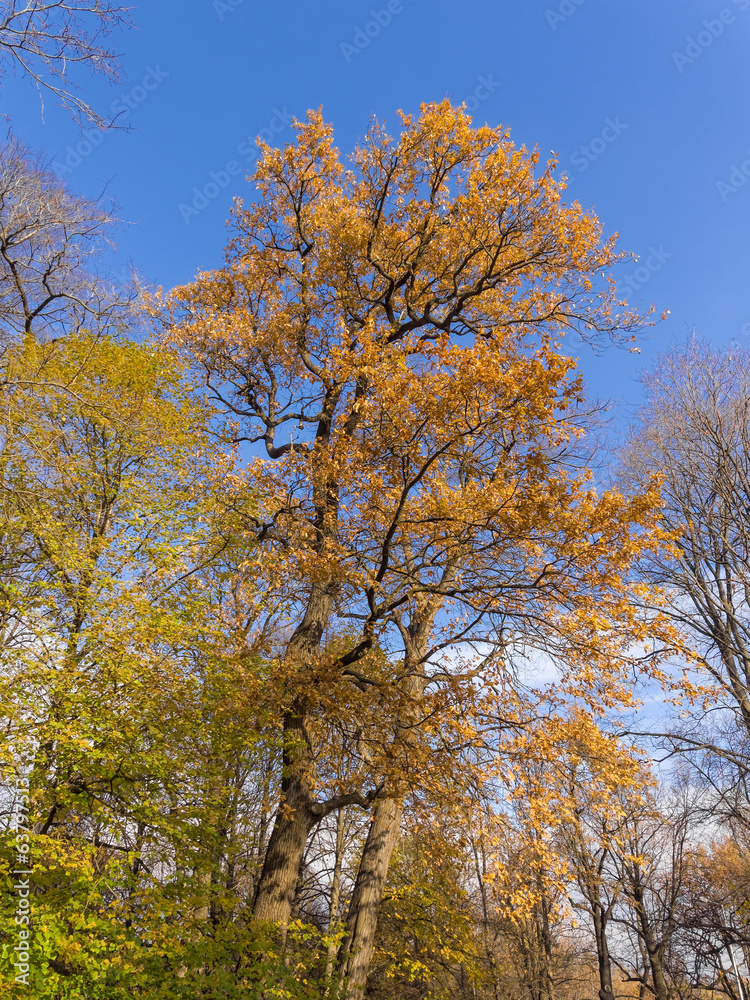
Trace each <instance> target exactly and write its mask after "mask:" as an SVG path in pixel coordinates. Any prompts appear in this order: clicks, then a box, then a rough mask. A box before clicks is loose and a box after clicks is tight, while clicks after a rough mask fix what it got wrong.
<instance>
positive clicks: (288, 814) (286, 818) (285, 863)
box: [253, 584, 336, 940]
mask: <svg viewBox="0 0 750 1000" xmlns="http://www.w3.org/2000/svg"><path fill="white" fill-rule="evenodd" d="M335 590H336V588H335V586H334V585H332V584H326V585H317V584H316V585H314V586H313V587H312V590H311V592H310V597H309V600H308V602H307V609H306V611H305V616H304V618H303V620H302V621H301V622H300V624H299V626H298V627H297V629H296V630H295V632H294V635H293V636H292V638H291V639H290V640H289V645H288V647H287V658H288V660H289V662H290V663H297V664H301V665H303V666H307V665H309V664H310V662H311V661H313V660H314V659H315V658H316V657H317V655H318V651H319V649H320V642H321V639H322V637H323V631H324V629H325V626H326V624H327V622H328V619H329V618H330V615H331V608H332V607H333V598H334V594H335ZM307 715H308V712H307V705H306V702H305V698H304V696H298V697H297V698H296V699H295V702H294V704H293V705H292V707H291V709H290V711H288V712H287V713H286V714H285V716H284V751H283V764H282V766H283V770H282V779H281V800H280V802H279V808H278V810H277V812H276V819H275V822H274V827H273V831H272V833H271V837H270V839H269V841H268V850H267V851H266V856H265V859H264V862H263V868H262V869H261V873H260V878H259V880H258V886H257V889H256V893H255V902H254V906H253V919H254V920H256V921H271V922H273V923H276V924H278V925H279V928H280V931H281V937H282V940H284V939H285V938H286V926H287V924H288V923H289V918H290V915H291V912H292V903H293V902H294V890H295V887H296V885H297V876H298V874H299V870H300V866H301V864H302V859H303V857H304V855H305V846H306V844H307V838H308V836H309V834H310V831H311V830H312V828H313V827H314V826H315V824H316V823H317V822H318V821H319V820H320V819H321V814H320V813H316V812H314V811H313V806H314V805H315V798H314V795H313V793H312V789H311V786H310V781H311V779H312V777H313V774H314V768H315V756H314V753H313V747H312V741H311V738H310V735H309V732H308V727H307Z"/></svg>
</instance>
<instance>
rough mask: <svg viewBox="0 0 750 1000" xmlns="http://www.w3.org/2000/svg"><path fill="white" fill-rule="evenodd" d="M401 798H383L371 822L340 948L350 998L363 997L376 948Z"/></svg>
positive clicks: (341, 968)
mask: <svg viewBox="0 0 750 1000" xmlns="http://www.w3.org/2000/svg"><path fill="white" fill-rule="evenodd" d="M402 812H403V799H402V798H387V799H381V800H380V801H379V802H378V804H377V806H376V808H375V814H374V816H373V818H372V822H371V823H370V830H369V833H368V834H367V841H366V843H365V847H364V851H363V852H362V860H361V861H360V865H359V872H358V874H357V881H356V884H355V886H354V893H353V895H352V901H351V903H350V905H349V917H348V920H347V933H346V938H345V939H344V942H343V944H342V945H341V950H340V951H339V969H340V976H341V979H342V980H343V979H348V980H349V987H348V993H347V996H348V998H349V1000H362V997H363V996H364V992H365V986H366V984H367V972H368V970H369V968H370V962H371V961H372V954H373V950H374V947H375V931H376V929H377V926H378V914H379V913H380V905H381V903H382V901H383V891H384V889H385V881H386V878H387V877H388V868H389V865H390V863H391V855H392V854H393V849H394V847H395V846H396V843H397V842H398V836H399V831H400V829H401V815H402Z"/></svg>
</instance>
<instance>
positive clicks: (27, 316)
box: [0, 140, 132, 344]
mask: <svg viewBox="0 0 750 1000" xmlns="http://www.w3.org/2000/svg"><path fill="white" fill-rule="evenodd" d="M114 223H115V218H114V215H113V212H112V211H111V210H110V209H109V208H107V207H105V206H103V205H102V204H101V203H97V202H91V201H89V200H88V199H86V198H82V197H78V196H76V195H72V194H70V193H69V192H68V191H66V189H65V187H64V186H63V185H62V184H61V182H60V181H58V180H57V179H56V178H55V177H54V176H53V175H52V174H50V173H49V172H47V171H46V170H45V169H44V167H43V165H42V163H41V161H40V160H39V159H38V158H37V159H34V158H33V157H32V155H31V154H30V152H29V151H28V150H27V149H26V148H25V147H24V146H23V145H22V144H21V143H19V142H17V141H16V140H12V141H11V142H10V143H9V144H8V145H7V146H6V147H5V149H3V150H2V151H0V340H2V342H4V343H5V344H7V343H8V342H10V341H13V340H15V339H16V338H18V337H22V338H23V337H33V339H34V340H35V341H36V342H38V343H43V342H47V341H50V340H53V339H55V338H58V337H60V336H63V335H64V334H65V333H70V332H77V331H80V330H81V329H83V328H84V327H85V328H86V329H88V330H89V331H92V332H94V331H103V330H107V329H110V328H112V327H113V326H117V325H118V324H119V323H120V322H121V320H122V311H123V306H124V304H125V303H124V302H123V297H122V296H118V295H116V294H114V290H113V288H112V285H111V284H110V283H109V282H108V281H106V280H104V279H103V278H102V277H101V275H100V273H99V272H98V269H97V268H98V261H99V258H100V257H101V255H102V253H103V252H104V251H105V250H107V249H108V248H110V247H111V235H110V234H111V230H112V227H113V225H114ZM124 298H125V302H126V303H129V302H130V300H131V299H132V295H128V294H125V296H124Z"/></svg>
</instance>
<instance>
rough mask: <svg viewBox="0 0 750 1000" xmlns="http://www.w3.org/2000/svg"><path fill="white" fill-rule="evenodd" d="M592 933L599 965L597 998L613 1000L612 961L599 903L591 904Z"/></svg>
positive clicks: (603, 916) (605, 923) (605, 921)
mask: <svg viewBox="0 0 750 1000" xmlns="http://www.w3.org/2000/svg"><path fill="white" fill-rule="evenodd" d="M591 912H592V917H593V921H594V935H595V937H596V958H597V964H598V967H599V1000H614V997H615V994H614V991H613V989H612V962H611V960H610V957H609V944H608V942H607V920H606V916H605V913H604V907H602V906H601V904H599V903H593V905H592V911H591Z"/></svg>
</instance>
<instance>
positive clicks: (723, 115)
mask: <svg viewBox="0 0 750 1000" xmlns="http://www.w3.org/2000/svg"><path fill="white" fill-rule="evenodd" d="M373 12H374V13H373ZM133 16H134V19H135V21H136V23H137V25H138V28H139V30H138V31H132V32H128V33H125V34H123V35H121V36H120V37H118V38H117V39H116V44H117V46H118V48H119V49H120V50H121V51H122V53H123V62H124V67H125V71H126V75H127V76H126V80H125V81H124V82H123V84H122V85H119V86H115V87H110V86H108V85H107V84H106V83H105V82H104V81H103V80H97V79H94V80H93V81H92V80H91V79H86V80H84V81H83V86H84V93H85V96H87V97H90V98H91V101H92V103H96V106H97V108H98V109H100V110H101V109H107V108H109V107H110V106H117V107H118V108H119V109H121V110H122V109H125V108H127V110H128V114H127V123H128V124H130V125H132V127H133V130H132V131H130V132H127V133H120V134H113V133H109V134H106V135H104V136H93V137H91V136H89V137H86V136H84V138H83V145H82V146H81V147H80V150H78V151H76V147H78V145H79V143H80V142H81V141H82V140H81V136H80V133H79V131H78V129H77V128H76V126H75V125H73V124H72V123H71V122H70V121H69V120H68V119H67V118H65V116H64V115H63V114H62V113H60V112H58V111H57V110H56V109H53V108H49V106H48V108H47V111H46V114H45V123H43V122H42V120H41V115H40V110H39V102H38V98H37V96H36V94H35V92H34V91H33V89H32V88H31V86H30V85H29V83H28V82H24V81H23V80H22V79H20V78H19V79H15V80H14V79H13V78H12V77H10V76H8V77H6V78H5V80H4V87H3V97H2V102H3V110H4V111H6V112H11V113H12V115H13V128H14V130H15V132H16V133H17V134H19V135H20V136H21V137H22V138H24V139H25V140H26V141H27V142H28V143H29V144H30V145H32V146H34V147H37V148H43V149H44V150H45V151H46V153H47V155H48V156H49V158H50V160H51V161H54V162H56V163H57V164H58V170H59V171H61V172H63V173H64V176H65V178H66V180H67V182H68V184H69V185H70V186H71V187H72V188H73V189H74V190H75V191H78V192H81V193H84V194H87V195H90V196H95V195H97V194H99V193H100V192H102V191H103V190H105V189H106V191H107V192H108V193H109V194H110V195H112V196H113V197H114V198H115V199H116V200H117V202H118V204H119V206H120V212H121V215H122V217H123V218H124V219H125V220H127V221H128V223H130V224H129V225H127V226H125V227H124V229H123V231H122V232H121V234H120V237H119V251H120V256H121V258H122V259H123V261H127V260H128V259H131V260H132V261H133V263H134V265H135V266H136V267H137V268H138V269H139V270H140V271H141V272H142V274H143V275H144V276H145V278H146V279H147V280H148V281H149V282H153V283H159V284H163V285H165V286H171V285H173V284H176V283H179V282H182V281H185V280H187V279H189V278H190V277H191V276H192V275H193V274H194V272H195V270H196V269H197V268H198V267H211V266H213V265H215V264H217V263H219V261H220V259H221V251H222V247H223V244H224V241H225V238H226V233H225V228H224V226H225V220H226V217H227V215H228V211H229V206H230V203H231V198H232V196H233V195H235V194H242V193H243V189H244V190H245V191H247V185H246V184H245V182H244V180H243V177H244V173H245V170H246V168H247V167H248V166H249V165H250V163H251V161H252V150H253V145H252V143H253V139H254V137H255V136H256V135H257V134H258V133H260V132H261V131H262V130H264V129H265V130H267V131H266V133H265V135H266V137H268V136H269V135H273V136H275V137H276V138H277V141H279V142H283V141H284V140H288V139H289V138H290V136H291V132H290V130H289V128H288V125H287V124H285V122H288V120H289V117H290V116H292V115H296V116H298V117H301V116H303V115H304V113H305V111H306V109H307V108H310V107H315V106H317V105H319V104H322V105H323V110H324V114H325V116H326V117H327V118H328V119H329V120H330V121H332V122H333V123H334V125H335V128H336V132H337V142H338V145H339V147H340V148H341V149H342V150H348V149H350V148H351V145H352V143H353V142H354V140H355V138H356V137H357V136H358V135H361V134H362V132H363V131H364V129H365V127H366V124H367V121H368V119H369V117H370V116H371V115H372V114H375V115H376V116H378V117H379V118H385V119H386V120H389V121H391V122H392V121H393V120H394V111H395V109H397V108H403V109H405V110H409V111H412V110H416V109H417V108H418V106H419V104H420V102H422V101H426V100H439V99H442V98H443V97H446V96H449V97H451V98H452V99H454V100H455V101H460V100H463V99H470V103H471V105H472V106H475V107H476V110H475V120H477V121H479V122H484V121H487V122H489V123H491V124H498V123H503V124H505V125H507V126H509V127H510V128H511V130H512V134H513V137H514V139H515V140H516V141H517V142H519V143H525V144H527V145H529V146H534V145H536V146H538V147H539V148H540V150H541V153H542V155H543V156H545V157H546V156H547V155H549V154H550V153H551V152H553V151H554V153H556V154H557V156H558V157H559V160H560V169H561V170H564V171H565V172H566V173H567V174H568V175H569V176H570V177H571V183H570V189H569V193H570V196H571V198H573V197H574V198H576V199H578V200H579V201H581V202H582V203H583V204H584V205H585V206H589V205H593V206H594V208H595V210H596V211H597V213H598V214H599V216H600V218H601V219H602V221H603V223H604V225H605V230H606V231H607V232H614V231H617V232H619V233H620V236H621V239H620V245H621V247H622V248H624V249H627V250H630V251H632V252H633V253H635V254H637V255H639V257H640V258H641V259H640V260H639V261H638V262H637V263H635V262H631V261H628V262H626V263H624V264H622V265H621V266H620V269H619V280H620V283H621V287H622V288H623V289H624V290H626V289H629V291H628V294H629V297H630V299H631V301H633V302H639V301H640V302H642V303H644V304H645V303H651V302H654V303H655V304H656V307H657V310H658V311H662V310H664V309H669V310H670V312H671V315H670V318H669V319H668V320H667V321H666V322H664V323H661V324H659V325H658V326H657V327H656V328H655V330H654V331H652V332H651V333H650V334H648V335H647V339H646V340H645V341H644V342H643V343H642V354H641V356H640V357H638V356H637V355H630V354H627V353H626V352H624V351H621V350H610V351H607V352H606V353H605V355H604V356H603V357H601V358H598V359H594V358H592V356H591V354H590V353H589V352H588V351H586V350H585V349H584V350H583V351H582V352H581V359H582V363H583V366H584V370H585V371H586V372H587V374H588V376H589V382H590V385H591V389H592V390H593V391H594V392H596V393H598V394H600V395H601V396H604V397H607V398H612V399H617V400H620V401H621V404H622V405H623V407H624V409H625V410H627V409H628V408H629V404H632V402H633V401H635V400H636V399H637V398H638V395H639V387H638V384H637V383H636V381H635V378H636V376H637V372H638V369H639V368H640V367H641V366H642V365H643V363H644V361H645V362H648V360H649V358H651V357H653V354H654V353H655V352H656V351H658V350H659V349H661V348H663V347H664V346H666V345H667V344H668V343H669V341H670V340H671V339H679V338H682V337H683V336H684V335H685V334H686V333H687V331H688V330H689V328H690V327H691V326H693V325H695V326H696V328H697V329H698V331H699V332H700V333H701V334H703V335H704V336H706V337H708V338H710V339H711V340H712V341H714V342H715V343H716V344H717V345H728V344H729V343H730V341H731V340H732V339H734V340H737V341H739V342H741V343H743V344H744V345H746V346H750V282H749V281H748V276H749V274H750V225H749V223H750V0H723V2H722V0H717V2H714V0H556V2H553V0H461V2H460V3H459V2H458V0H453V2H448V0H390V3H389V2H388V0H385V2H383V0H376V2H371V0H321V2H318V3H314V2H312V0H285V2H278V3H260V2H258V0H189V2H186V0H181V2H177V0H158V2H156V0H151V2H150V3H144V4H142V5H140V6H138V7H136V8H135V9H134V10H133ZM389 19H390V20H389ZM387 22H389V23H387ZM92 139H93V140H94V141H91V140H92ZM81 152H82V153H84V154H85V155H83V156H82V157H81V159H80V162H78V157H79V156H80V154H81ZM66 161H67V162H66ZM232 161H234V162H233V165H231V164H232ZM743 164H744V169H743ZM71 165H72V169H67V168H68V167H69V166H71ZM228 165H231V168H230V169H229V170H228V169H227V166H228ZM232 171H235V173H234V176H230V174H231V172H232ZM212 174H213V178H212ZM225 182H226V185H225V186H222V185H223V184H224V183H225ZM207 185H208V187H207ZM196 192H202V193H203V194H202V197H201V196H200V195H198V196H197V197H196ZM181 206H182V208H181ZM195 206H199V208H200V210H199V211H194V210H191V209H194V208H195Z"/></svg>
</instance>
